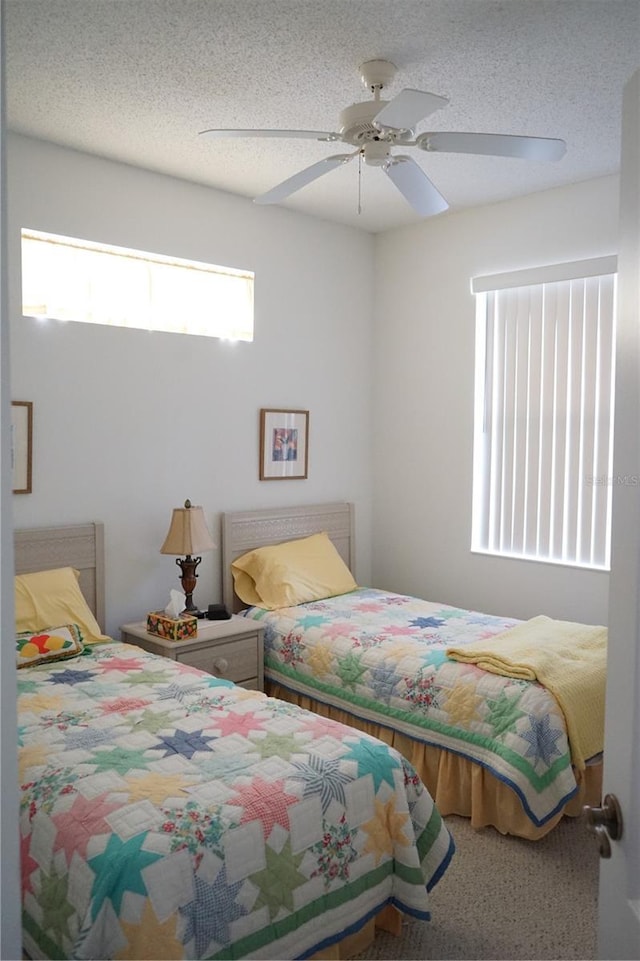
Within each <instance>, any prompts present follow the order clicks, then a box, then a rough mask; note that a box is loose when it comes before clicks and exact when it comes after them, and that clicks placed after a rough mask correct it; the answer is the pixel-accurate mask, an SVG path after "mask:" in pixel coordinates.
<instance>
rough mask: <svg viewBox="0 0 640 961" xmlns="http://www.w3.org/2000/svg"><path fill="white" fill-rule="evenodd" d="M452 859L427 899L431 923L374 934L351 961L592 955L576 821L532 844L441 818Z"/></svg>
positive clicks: (591, 845)
mask: <svg viewBox="0 0 640 961" xmlns="http://www.w3.org/2000/svg"><path fill="white" fill-rule="evenodd" d="M447 826H448V828H449V830H450V831H451V833H452V835H453V837H454V839H455V842H456V848H457V850H456V853H455V855H454V857H453V860H452V862H451V864H450V866H449V869H448V870H447V872H446V874H445V876H444V877H443V879H442V880H441V881H440V883H439V884H438V885H437V886H436V887H435V888H434V890H433V891H432V892H431V921H429V922H422V921H415V920H407V922H406V924H405V925H404V926H403V934H402V937H400V938H396V937H394V936H393V935H390V934H386V933H384V932H381V933H380V934H378V935H377V937H376V939H375V942H374V943H373V945H371V947H370V948H369V949H368V950H367V951H366V952H365V953H363V954H361V955H358V958H359V959H386V961H392V959H401V958H404V959H425V961H426V959H439V961H453V959H471V961H483V959H495V961H502V959H510V961H532V959H551V961H564V959H567V961H568V959H583V961H591V959H593V958H595V956H596V955H595V951H596V923H597V919H596V907H597V896H598V860H599V859H598V850H597V846H596V842H595V839H594V837H593V835H592V834H590V833H589V832H588V831H587V829H586V827H585V825H584V823H583V822H582V821H581V820H579V819H574V818H565V819H564V820H563V821H562V822H561V823H560V824H559V825H558V827H557V828H555V829H554V830H553V831H552V832H551V834H549V835H547V837H546V838H543V840H542V841H537V842H535V843H533V842H530V841H522V840H520V839H519V838H513V837H503V836H502V835H501V834H498V833H497V832H496V831H494V830H493V829H491V828H487V829H485V830H483V831H474V830H473V829H472V828H471V827H470V825H469V822H468V821H467V820H466V819H464V818H459V817H448V818H447Z"/></svg>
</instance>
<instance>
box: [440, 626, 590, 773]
mask: <svg viewBox="0 0 640 961" xmlns="http://www.w3.org/2000/svg"><path fill="white" fill-rule="evenodd" d="M447 655H448V656H449V657H451V658H453V660H456V661H462V662H463V663H467V664H477V666H478V667H480V668H482V669H483V670H485V671H491V672H492V673H493V674H502V675H503V676H505V677H516V678H521V679H524V680H529V681H538V682H539V683H540V684H542V686H543V687H546V688H547V690H548V691H550V692H551V693H552V694H553V695H554V697H555V698H556V700H557V701H558V703H559V705H560V707H561V709H562V713H563V714H564V717H565V721H566V724H567V734H568V736H569V746H570V748H571V760H572V762H573V764H574V765H575V767H577V768H579V769H580V770H582V769H583V768H584V766H585V760H587V759H588V758H590V757H593V756H594V755H595V754H599V753H600V751H602V749H603V747H604V696H605V681H606V669H607V629H606V627H592V626H590V625H588V624H574V623H573V622H571V621H556V620H554V619H553V618H551V617H545V616H544V615H543V614H540V615H539V616H538V617H532V618H531V620H528V621H524V622H523V623H522V624H518V625H516V627H512V628H511V629H510V630H508V631H505V632H504V633H502V634H497V635H496V636H495V637H492V638H489V639H487V640H484V641H474V642H473V643H471V644H467V645H466V646H464V647H450V648H448V649H447Z"/></svg>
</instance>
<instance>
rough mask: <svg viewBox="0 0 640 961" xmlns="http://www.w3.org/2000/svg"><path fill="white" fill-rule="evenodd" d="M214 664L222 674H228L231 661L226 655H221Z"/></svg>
mask: <svg viewBox="0 0 640 961" xmlns="http://www.w3.org/2000/svg"><path fill="white" fill-rule="evenodd" d="M213 666H214V667H215V669H216V671H219V672H220V674H226V673H227V671H228V670H229V661H227V660H226V658H224V657H219V658H218V660H217V661H214V662H213Z"/></svg>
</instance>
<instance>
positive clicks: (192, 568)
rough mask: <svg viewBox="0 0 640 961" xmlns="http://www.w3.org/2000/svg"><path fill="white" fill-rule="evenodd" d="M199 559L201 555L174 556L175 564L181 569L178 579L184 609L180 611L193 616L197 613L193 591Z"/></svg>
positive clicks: (196, 581) (196, 579) (196, 580)
mask: <svg viewBox="0 0 640 961" xmlns="http://www.w3.org/2000/svg"><path fill="white" fill-rule="evenodd" d="M201 560H202V558H201V557H192V556H191V554H187V556H186V557H176V564H177V565H178V567H179V568H180V570H181V571H182V576H181V578H180V581H181V583H182V590H183V591H184V600H185V605H184V611H183V612H182V613H183V614H192V615H193V616H194V617H195V616H196V615H197V613H198V608H197V607H196V605H195V604H194V603H193V592H194V590H195V589H196V584H197V583H198V575H197V574H196V568H197V566H198V564H199V563H200V561H201Z"/></svg>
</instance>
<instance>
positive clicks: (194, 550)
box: [160, 500, 216, 614]
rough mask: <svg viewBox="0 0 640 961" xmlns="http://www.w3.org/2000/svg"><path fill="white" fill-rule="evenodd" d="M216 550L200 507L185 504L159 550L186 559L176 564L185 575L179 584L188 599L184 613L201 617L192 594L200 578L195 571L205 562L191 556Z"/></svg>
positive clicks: (181, 559) (178, 509)
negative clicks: (183, 555) (201, 562)
mask: <svg viewBox="0 0 640 961" xmlns="http://www.w3.org/2000/svg"><path fill="white" fill-rule="evenodd" d="M215 546H216V545H215V544H214V542H213V540H212V539H211V534H210V533H209V529H208V527H207V522H206V521H205V519H204V511H203V510H202V508H201V507H193V506H192V505H191V501H189V500H186V501H185V502H184V507H176V508H174V510H173V514H172V515H171V524H170V525H169V533H168V534H167V536H166V537H165V541H164V544H163V545H162V547H161V548H160V553H161V554H185V555H186V556H185V557H177V558H176V564H177V565H178V567H179V568H180V570H181V572H182V574H181V577H180V580H181V582H182V590H183V591H184V595H185V608H184V612H183V613H185V614H197V613H198V608H197V607H196V605H195V604H194V603H193V592H194V590H195V586H196V579H197V577H198V575H197V574H196V568H197V566H198V564H199V563H200V561H201V560H202V558H201V557H192V555H193V554H201V553H203V552H204V551H212V550H213V549H214V547H215Z"/></svg>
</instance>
